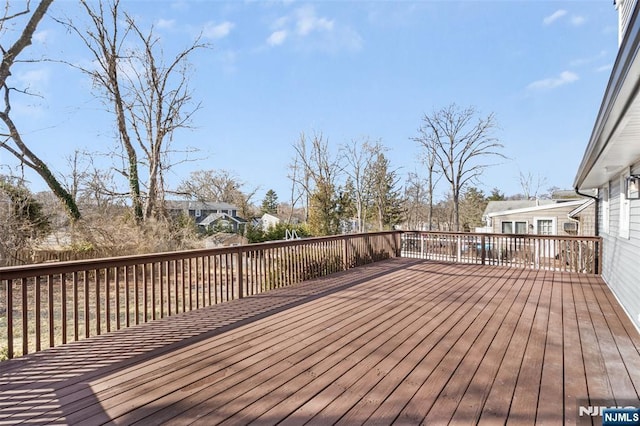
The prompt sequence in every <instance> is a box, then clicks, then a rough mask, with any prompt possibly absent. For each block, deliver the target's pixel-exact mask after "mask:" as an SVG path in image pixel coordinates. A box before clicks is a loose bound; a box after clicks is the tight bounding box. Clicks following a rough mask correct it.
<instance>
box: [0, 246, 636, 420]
mask: <svg viewBox="0 0 640 426" xmlns="http://www.w3.org/2000/svg"><path fill="white" fill-rule="evenodd" d="M639 393H640V335H639V334H638V332H637V330H636V329H635V328H634V327H633V325H632V324H631V322H630V321H629V319H628V318H627V317H626V315H625V313H624V312H623V311H622V309H621V308H620V306H619V305H618V303H617V302H616V300H615V298H614V297H613V295H612V294H611V293H610V292H609V290H608V289H607V287H606V286H605V285H604V283H603V282H602V280H601V279H599V278H597V277H595V276H587V275H578V274H567V273H554V272H548V271H547V272H545V271H529V270H522V269H513V268H504V267H489V266H480V265H464V264H447V263H438V262H430V261H422V260H413V259H392V260H388V261H384V262H379V263H375V264H372V265H369V266H366V267H360V268H356V269H354V270H350V271H347V272H342V273H338V274H334V275H332V276H330V277H329V278H323V279H319V280H315V281H310V282H306V283H303V284H300V285H296V286H294V287H290V288H283V289H279V290H275V291H272V292H270V293H266V294H262V295H258V296H252V297H248V298H245V299H242V300H235V301H231V302H229V303H225V304H223V305H218V306H213V307H210V308H205V309H201V310H198V311H193V312H189V313H186V314H182V315H179V316H177V317H171V318H165V319H163V320H158V321H155V322H152V323H148V324H143V325H141V326H136V327H133V328H130V329H126V330H120V331H118V332H114V333H110V334H107V335H102V336H98V337H95V338H90V339H87V340H84V341H81V342H76V343H72V344H68V345H63V346H60V347H57V348H54V349H50V350H46V351H43V352H40V353H36V354H33V355H28V356H26V357H23V358H18V359H15V360H12V361H7V362H3V363H1V364H0V424H16V423H20V422H26V423H30V424H39V423H40V424H41V423H46V424H74V425H75V424H92V425H93V424H101V423H115V424H132V423H140V424H192V423H195V424H203V425H211V424H217V423H223V424H247V423H255V424H274V423H280V422H281V423H283V424H292V425H297V424H303V423H307V422H308V423H310V424H320V425H326V424H334V423H337V424H345V425H351V424H361V423H367V424H391V423H394V422H396V423H399V424H419V423H427V424H444V423H455V424H475V423H485V424H504V423H505V422H508V423H509V424H533V423H538V424H545V425H546V424H563V423H566V424H572V423H576V422H583V421H584V422H588V423H589V424H590V422H591V420H592V419H591V418H589V417H579V416H578V407H579V406H580V405H589V404H596V403H605V404H607V405H610V404H614V403H618V404H619V403H624V404H625V405H628V404H629V403H632V402H633V403H636V404H640V402H638V401H639V399H640V396H639ZM596 421H597V420H596Z"/></svg>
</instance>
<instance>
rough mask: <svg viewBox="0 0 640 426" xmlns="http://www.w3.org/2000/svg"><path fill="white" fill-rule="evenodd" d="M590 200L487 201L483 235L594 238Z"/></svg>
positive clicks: (591, 203) (592, 209) (593, 210)
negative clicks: (586, 236)
mask: <svg viewBox="0 0 640 426" xmlns="http://www.w3.org/2000/svg"><path fill="white" fill-rule="evenodd" d="M589 215H591V218H590V217H589ZM594 215H595V208H594V206H593V200H590V199H586V198H579V199H576V198H573V199H553V200H506V201H489V203H488V204H487V207H486V208H485V211H484V213H483V216H482V217H483V220H484V222H485V228H483V231H484V232H492V233H496V234H537V235H594V232H595V229H594V226H593V222H594V220H593V216H594Z"/></svg>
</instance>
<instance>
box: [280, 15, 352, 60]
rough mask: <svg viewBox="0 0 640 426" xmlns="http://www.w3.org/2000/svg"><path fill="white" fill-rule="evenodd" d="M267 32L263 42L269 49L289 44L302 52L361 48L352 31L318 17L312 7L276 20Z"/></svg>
mask: <svg viewBox="0 0 640 426" xmlns="http://www.w3.org/2000/svg"><path fill="white" fill-rule="evenodd" d="M271 29H272V32H271V34H270V35H269V37H268V38H267V44H268V45H269V46H278V45H281V44H284V43H285V42H289V41H291V42H294V43H295V46H296V47H297V48H300V49H303V50H322V51H327V52H336V51H339V50H358V49H360V48H361V47H362V38H361V37H360V35H359V34H358V33H357V32H356V31H355V30H354V29H352V28H350V27H349V26H346V25H340V24H338V23H337V22H335V21H334V20H333V19H329V18H327V17H323V16H319V15H318V14H317V12H316V9H315V7H314V6H312V5H306V6H302V7H299V8H297V9H296V10H294V11H293V12H292V13H291V14H289V15H287V16H284V17H280V18H278V19H277V20H276V21H275V22H274V23H273V25H272V26H271Z"/></svg>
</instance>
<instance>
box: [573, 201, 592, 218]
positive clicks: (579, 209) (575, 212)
mask: <svg viewBox="0 0 640 426" xmlns="http://www.w3.org/2000/svg"><path fill="white" fill-rule="evenodd" d="M595 202H596V200H594V199H593V198H591V199H589V200H588V201H587V202H586V203H584V204H582V205H580V206H578V207H576V208H575V209H573V210H571V211H570V212H569V217H576V216H578V215H580V213H582V212H583V211H584V210H585V209H586V208H587V207H589V206H590V205H592V204H594V203H595Z"/></svg>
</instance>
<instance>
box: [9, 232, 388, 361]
mask: <svg viewBox="0 0 640 426" xmlns="http://www.w3.org/2000/svg"><path fill="white" fill-rule="evenodd" d="M399 254H400V233H398V232H380V233H369V234H356V235H343V236H334V237H326V238H310V239H304V240H292V241H281V242H273V243H264V244H252V245H243V246H236V247H229V248H218V249H207V250H191V251H183V252H174V253H161V254H149V255H139V256H127V257H115V258H105V259H94V260H80V261H72V262H58V263H47V264H36V265H24V266H16V267H5V268H0V286H1V291H0V350H4V351H5V354H4V356H5V357H7V358H13V357H15V356H18V355H23V354H27V353H30V352H36V351H40V350H42V349H46V348H49V347H53V346H57V345H60V344H63V343H67V342H71V341H76V340H80V339H84V338H87V337H90V336H95V335H99V334H102V333H105V332H109V331H113V330H118V329H120V328H124V327H129V326H132V325H136V324H140V323H144V322H148V321H151V320H155V319H159V318H163V317H167V316H171V315H176V314H179V313H182V312H186V311H190V310H193V309H198V308H201V307H205V306H209V305H213V304H217V303H222V302H226V301H229V300H233V299H238V298H242V297H244V296H246V295H252V294H257V293H261V292H264V291H268V290H270V289H273V288H277V287H283V286H289V285H292V284H295V283H298V282H301V281H304V280H308V279H312V278H316V277H320V276H324V275H327V274H331V273H334V272H338V271H342V270H346V269H349V268H353V267H356V266H360V265H363V264H367V263H371V262H376V261H380V260H384V259H388V258H390V257H396V256H399Z"/></svg>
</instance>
